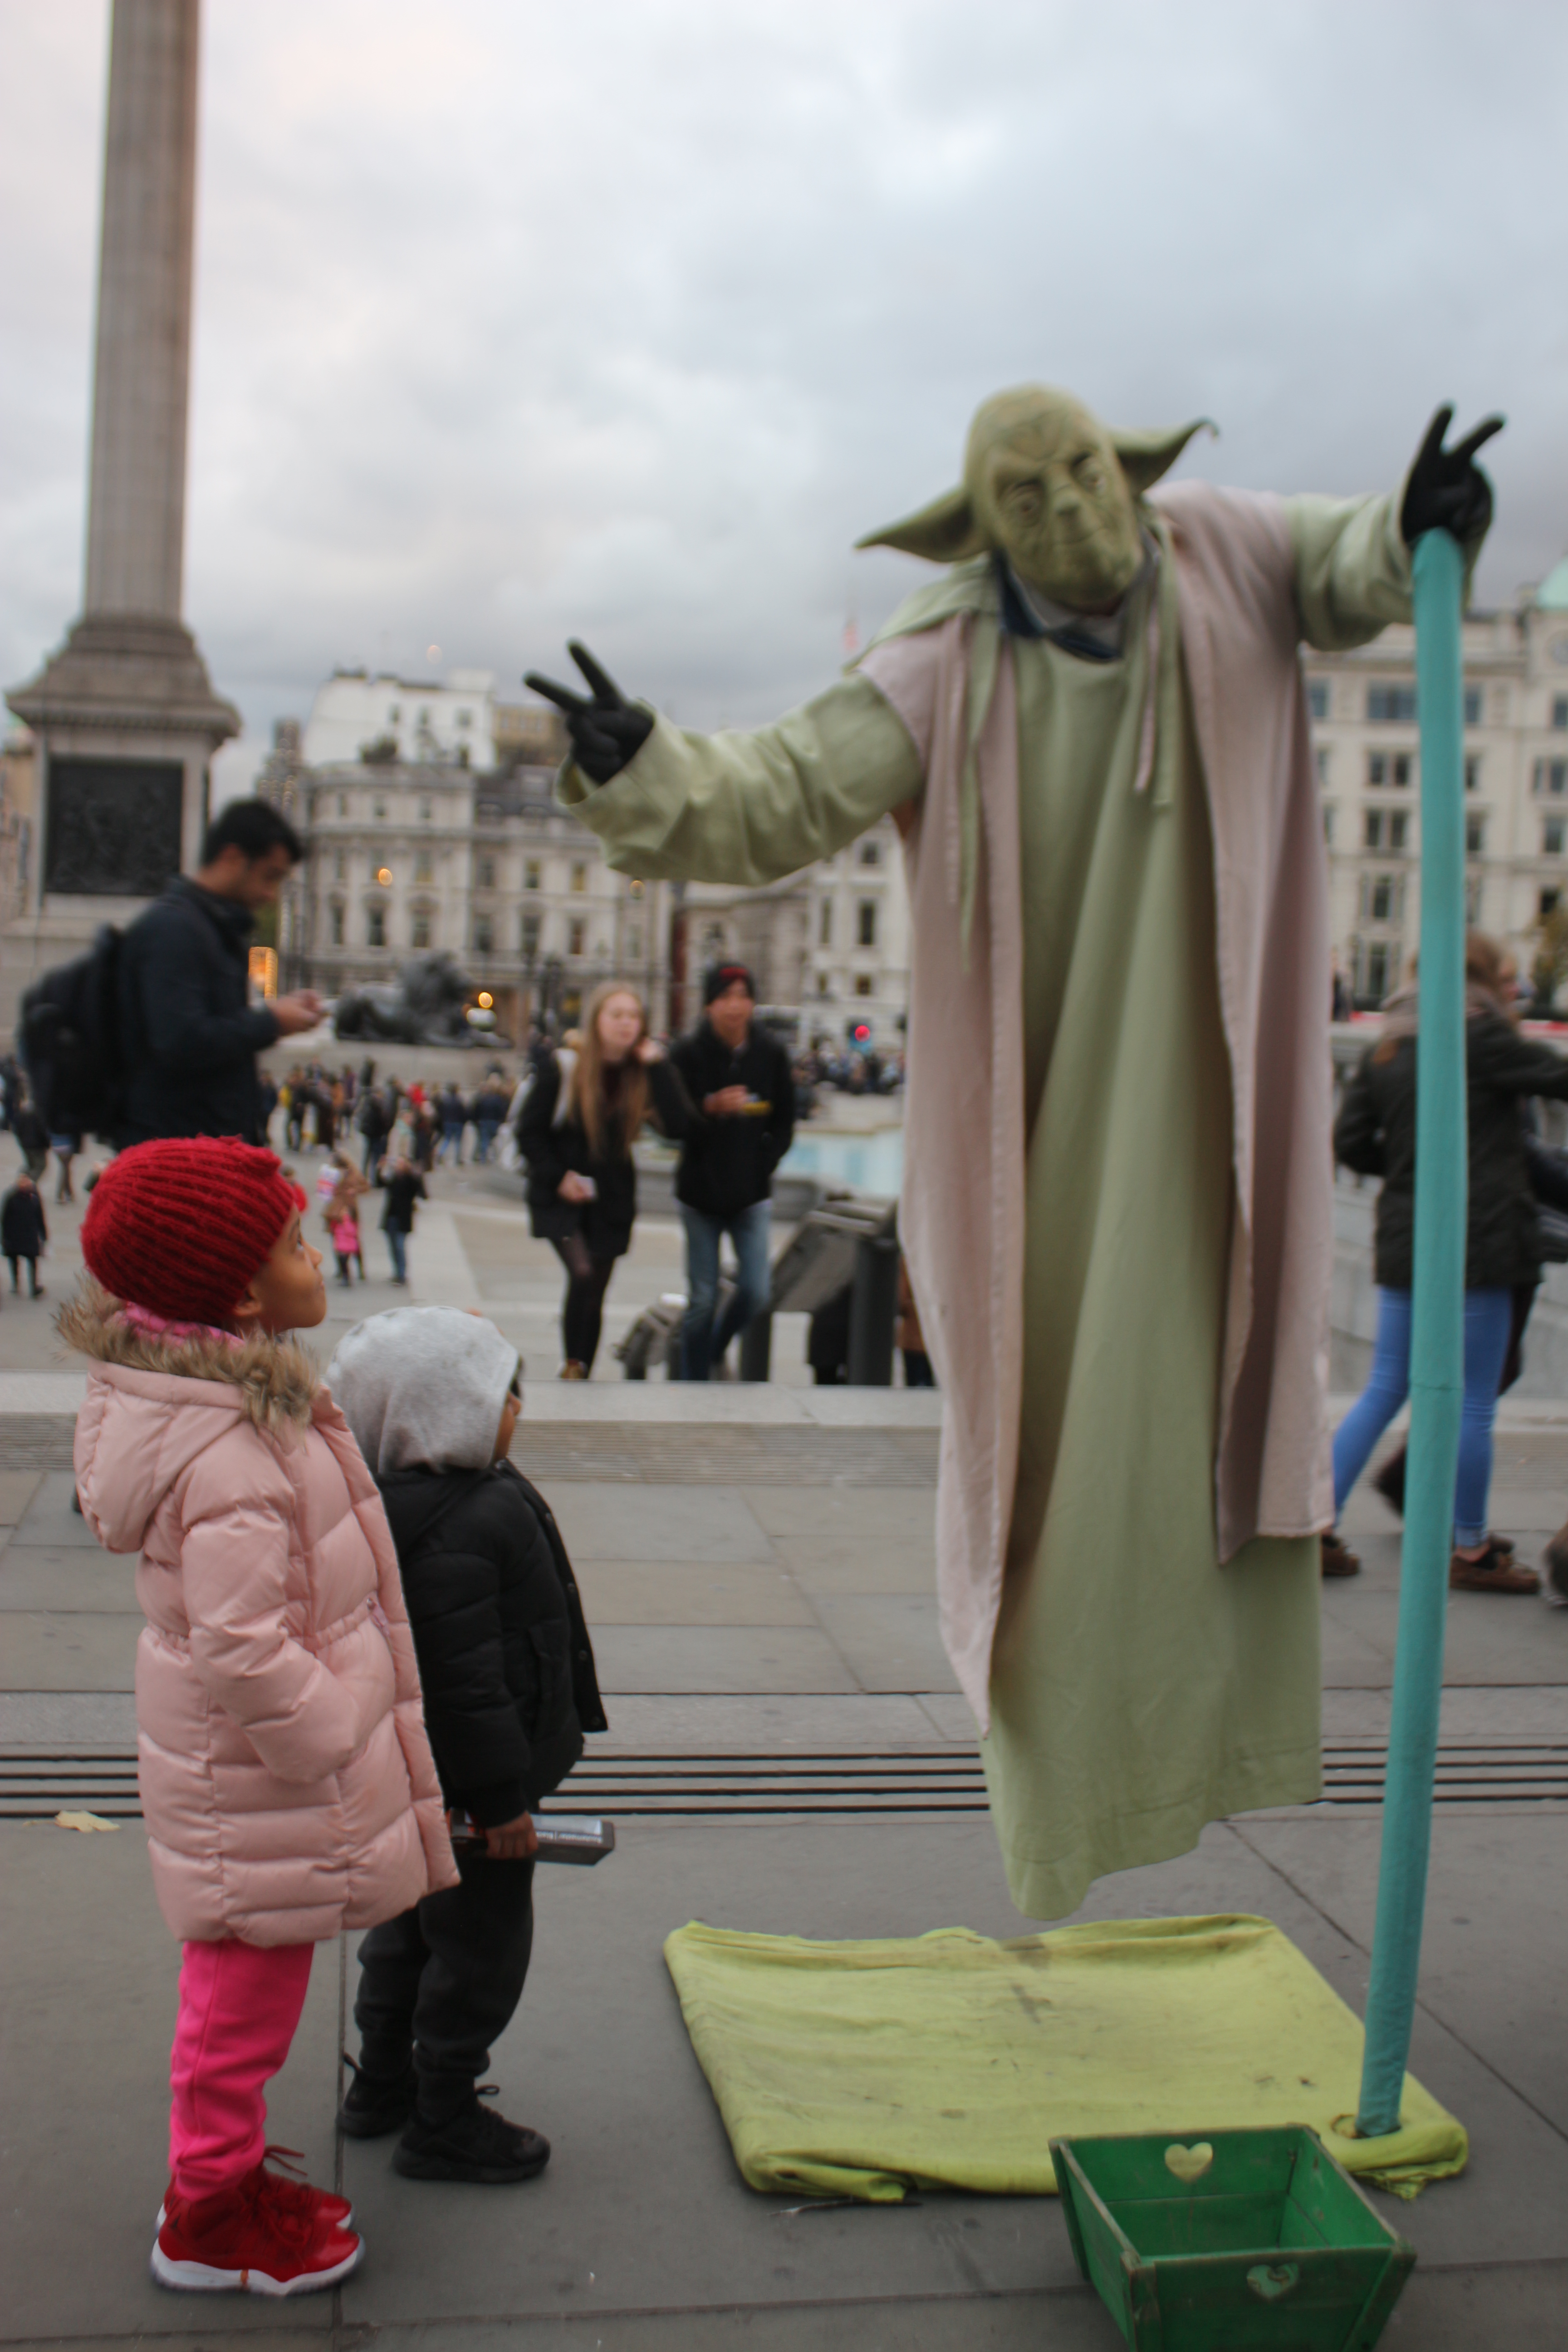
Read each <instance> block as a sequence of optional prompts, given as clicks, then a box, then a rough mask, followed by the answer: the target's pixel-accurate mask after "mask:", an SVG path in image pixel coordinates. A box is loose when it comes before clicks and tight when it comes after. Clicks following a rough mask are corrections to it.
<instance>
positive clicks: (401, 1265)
mask: <svg viewBox="0 0 1568 2352" xmlns="http://www.w3.org/2000/svg"><path fill="white" fill-rule="evenodd" d="M386 1246H387V1248H388V1250H389V1251H390V1252H391V1255H392V1278H393V1280H394V1281H395V1282H406V1281H407V1279H408V1236H407V1234H405V1232H404V1230H403V1227H402V1226H401V1225H388V1226H387V1228H386Z"/></svg>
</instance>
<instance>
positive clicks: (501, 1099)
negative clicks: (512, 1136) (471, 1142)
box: [474, 1071, 511, 1161]
mask: <svg viewBox="0 0 1568 2352" xmlns="http://www.w3.org/2000/svg"><path fill="white" fill-rule="evenodd" d="M510 1099H511V1097H510V1095H509V1094H508V1093H507V1091H506V1089H505V1087H502V1086H501V1084H500V1080H499V1078H498V1077H497V1076H496V1075H495V1073H494V1072H493V1071H492V1072H490V1073H489V1074H488V1075H487V1076H486V1078H485V1082H484V1084H483V1086H481V1087H480V1088H479V1093H478V1094H477V1095H476V1096H475V1097H474V1130H475V1133H476V1135H477V1137H478V1142H477V1143H476V1145H475V1149H474V1158H475V1160H476V1161H479V1160H489V1156H490V1152H491V1150H492V1148H493V1146H494V1143H495V1139H496V1135H497V1131H498V1130H499V1129H500V1123H501V1121H502V1119H503V1118H505V1117H506V1113H507V1105H508V1103H509V1102H510Z"/></svg>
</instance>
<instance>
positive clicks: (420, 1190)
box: [381, 1170, 430, 1234]
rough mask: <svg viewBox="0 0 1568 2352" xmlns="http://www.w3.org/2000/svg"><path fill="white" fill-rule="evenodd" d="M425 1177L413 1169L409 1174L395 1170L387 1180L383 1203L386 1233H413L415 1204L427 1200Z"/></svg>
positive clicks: (382, 1216) (382, 1214) (383, 1222)
mask: <svg viewBox="0 0 1568 2352" xmlns="http://www.w3.org/2000/svg"><path fill="white" fill-rule="evenodd" d="M429 1197H430V1195H429V1194H428V1192H426V1190H425V1179H424V1177H423V1176H416V1174H415V1173H414V1172H413V1171H412V1170H410V1171H409V1172H408V1174H407V1175H398V1174H396V1173H394V1174H393V1175H391V1176H389V1177H388V1178H387V1180H386V1199H385V1201H384V1203H383V1205H382V1212H381V1230H382V1232H383V1233H391V1232H395V1233H400V1234H411V1233H412V1232H413V1231H414V1213H415V1205H416V1202H420V1201H427V1200H428V1199H429Z"/></svg>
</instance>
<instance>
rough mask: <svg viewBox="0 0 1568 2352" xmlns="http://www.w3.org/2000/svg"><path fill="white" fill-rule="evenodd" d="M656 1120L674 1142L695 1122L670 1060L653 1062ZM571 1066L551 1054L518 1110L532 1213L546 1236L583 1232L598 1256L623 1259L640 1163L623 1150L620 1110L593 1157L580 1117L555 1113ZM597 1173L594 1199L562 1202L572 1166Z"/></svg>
mask: <svg viewBox="0 0 1568 2352" xmlns="http://www.w3.org/2000/svg"><path fill="white" fill-rule="evenodd" d="M647 1076H648V1103H649V1108H650V1110H651V1113H652V1117H653V1122H654V1124H655V1126H656V1127H658V1129H659V1130H660V1131H661V1133H663V1134H665V1135H668V1136H669V1137H670V1138H671V1139H675V1138H678V1137H680V1136H683V1135H684V1134H685V1133H686V1132H687V1129H688V1128H689V1125H690V1121H691V1105H690V1103H689V1100H688V1099H687V1095H686V1090H685V1088H684V1087H682V1085H681V1083H680V1080H679V1078H678V1077H677V1076H676V1075H675V1072H674V1068H673V1066H672V1064H671V1063H670V1061H669V1060H668V1057H667V1058H666V1059H664V1060H663V1061H658V1062H650V1063H649V1064H648V1066H647ZM565 1077H566V1071H565V1069H563V1065H562V1064H561V1063H560V1062H559V1061H557V1060H555V1059H553V1058H552V1059H551V1060H550V1061H549V1062H547V1063H545V1064H544V1065H543V1066H542V1068H541V1069H540V1071H539V1073H538V1075H537V1076H536V1077H535V1078H534V1081H533V1084H532V1086H531V1087H530V1088H529V1090H528V1096H527V1099H526V1100H525V1102H524V1103H523V1106H522V1108H521V1111H520V1112H519V1114H518V1120H517V1144H518V1150H520V1151H521V1153H522V1156H523V1158H524V1159H525V1160H527V1162H528V1208H529V1218H530V1222H531V1224H532V1227H533V1230H534V1232H535V1234H537V1235H538V1236H539V1238H540V1240H541V1241H545V1242H551V1241H565V1240H566V1239H567V1237H568V1236H569V1235H570V1234H582V1236H583V1239H584V1241H585V1242H586V1244H587V1245H588V1249H589V1252H590V1254H591V1255H593V1256H595V1257H624V1256H625V1255H626V1251H627V1250H628V1249H630V1247H631V1243H632V1227H633V1225H634V1224H635V1223H636V1222H637V1162H636V1161H635V1160H633V1158H632V1156H631V1154H630V1152H629V1151H626V1150H622V1148H621V1124H620V1121H619V1119H618V1118H616V1116H615V1114H614V1113H612V1115H611V1120H610V1125H609V1129H608V1134H607V1138H606V1142H607V1146H608V1148H607V1149H606V1150H603V1151H600V1152H599V1153H598V1154H597V1155H595V1153H594V1152H593V1151H592V1150H590V1149H589V1146H588V1138H587V1134H586V1132H585V1131H584V1127H583V1124H582V1121H581V1120H580V1119H578V1118H574V1117H573V1116H572V1115H571V1114H570V1113H568V1114H567V1116H566V1117H565V1118H560V1119H558V1118H556V1116H555V1113H556V1110H557V1108H558V1107H559V1105H560V1100H561V1088H562V1086H563V1083H564V1081H565ZM569 1169H570V1170H571V1171H573V1173H574V1174H575V1175H578V1176H591V1177H592V1178H593V1180H594V1186H595V1197H594V1198H593V1200H591V1201H563V1199H562V1198H561V1179H562V1178H563V1176H564V1175H565V1174H566V1172H567V1171H568V1170H569Z"/></svg>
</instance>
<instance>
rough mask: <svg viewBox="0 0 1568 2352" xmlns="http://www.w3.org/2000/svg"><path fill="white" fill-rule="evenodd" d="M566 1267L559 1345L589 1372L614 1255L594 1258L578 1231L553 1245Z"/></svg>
mask: <svg viewBox="0 0 1568 2352" xmlns="http://www.w3.org/2000/svg"><path fill="white" fill-rule="evenodd" d="M554 1250H555V1255H556V1256H557V1257H558V1258H559V1259H560V1260H561V1263H562V1265H563V1266H564V1267H565V1269H566V1296H565V1297H564V1298H563V1300H562V1302H561V1345H562V1349H563V1352H564V1354H565V1357H566V1360H567V1362H568V1363H569V1364H581V1365H582V1366H583V1368H584V1371H592V1370H593V1369H594V1359H595V1356H596V1355H597V1354H598V1352H599V1333H600V1332H601V1330H602V1329H603V1328H604V1323H605V1291H606V1290H608V1288H609V1286H610V1276H611V1275H612V1274H614V1272H615V1270H616V1261H615V1259H614V1258H613V1257H595V1256H594V1255H593V1254H592V1252H591V1251H590V1249H589V1247H588V1244H587V1243H586V1242H585V1241H584V1239H583V1236H582V1235H581V1234H569V1235H568V1236H567V1238H566V1240H564V1241H558V1242H556V1243H555V1244H554Z"/></svg>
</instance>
